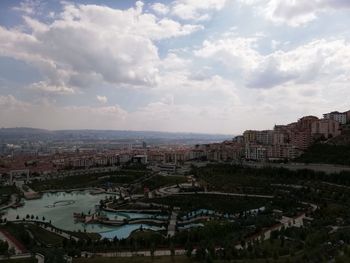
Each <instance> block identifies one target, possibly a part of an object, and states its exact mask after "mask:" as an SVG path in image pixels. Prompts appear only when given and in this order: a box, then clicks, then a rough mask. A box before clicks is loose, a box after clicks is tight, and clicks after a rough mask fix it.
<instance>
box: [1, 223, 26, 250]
mask: <svg viewBox="0 0 350 263" xmlns="http://www.w3.org/2000/svg"><path fill="white" fill-rule="evenodd" d="M0 239H1V240H3V241H6V242H7V243H8V245H9V247H10V248H14V250H15V253H16V254H23V253H24V252H25V247H24V246H23V245H22V244H21V243H20V242H19V241H18V240H17V239H16V238H15V237H13V236H12V235H11V234H10V233H8V232H7V231H5V230H1V229H0Z"/></svg>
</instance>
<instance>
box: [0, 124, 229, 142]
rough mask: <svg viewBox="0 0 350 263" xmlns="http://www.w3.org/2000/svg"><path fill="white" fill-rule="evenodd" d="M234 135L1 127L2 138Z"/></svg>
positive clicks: (214, 137) (206, 137)
mask: <svg viewBox="0 0 350 263" xmlns="http://www.w3.org/2000/svg"><path fill="white" fill-rule="evenodd" d="M233 137H234V136H233V135H222V134H205V133H186V132H160V131H128V130H90V129H88V130H53V131H51V130H45V129H36V128H28V127H16V128H0V140H123V139H130V140H131V139H134V140H137V139H138V140H142V139H144V140H147V139H160V140H204V141H223V140H227V139H231V138H233Z"/></svg>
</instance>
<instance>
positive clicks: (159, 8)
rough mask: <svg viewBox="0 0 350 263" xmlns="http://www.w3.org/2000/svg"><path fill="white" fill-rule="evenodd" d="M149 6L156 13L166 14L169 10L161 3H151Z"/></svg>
mask: <svg viewBox="0 0 350 263" xmlns="http://www.w3.org/2000/svg"><path fill="white" fill-rule="evenodd" d="M151 8H152V10H153V11H154V12H156V13H157V14H158V15H166V14H168V13H169V11H170V9H169V7H168V6H166V5H164V4H162V3H154V4H153V5H151Z"/></svg>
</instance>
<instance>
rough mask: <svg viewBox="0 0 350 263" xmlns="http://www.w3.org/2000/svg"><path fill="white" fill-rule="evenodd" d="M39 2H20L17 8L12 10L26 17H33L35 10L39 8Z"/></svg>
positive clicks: (32, 0)
mask: <svg viewBox="0 0 350 263" xmlns="http://www.w3.org/2000/svg"><path fill="white" fill-rule="evenodd" d="M40 4H41V1H40V0H24V1H22V2H20V4H19V5H18V6H15V7H14V8H13V10H15V11H20V12H23V13H25V14H28V15H33V14H35V13H36V11H37V9H38V8H39V7H40Z"/></svg>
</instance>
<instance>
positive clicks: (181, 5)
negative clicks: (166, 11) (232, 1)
mask: <svg viewBox="0 0 350 263" xmlns="http://www.w3.org/2000/svg"><path fill="white" fill-rule="evenodd" d="M226 2H227V0H206V1H201V0H176V1H174V3H173V4H172V8H171V13H172V14H173V15H175V16H177V17H179V18H181V19H184V20H197V21H201V20H207V19H209V18H210V15H211V13H212V12H213V11H219V10H221V9H223V8H224V6H225V4H226Z"/></svg>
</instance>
